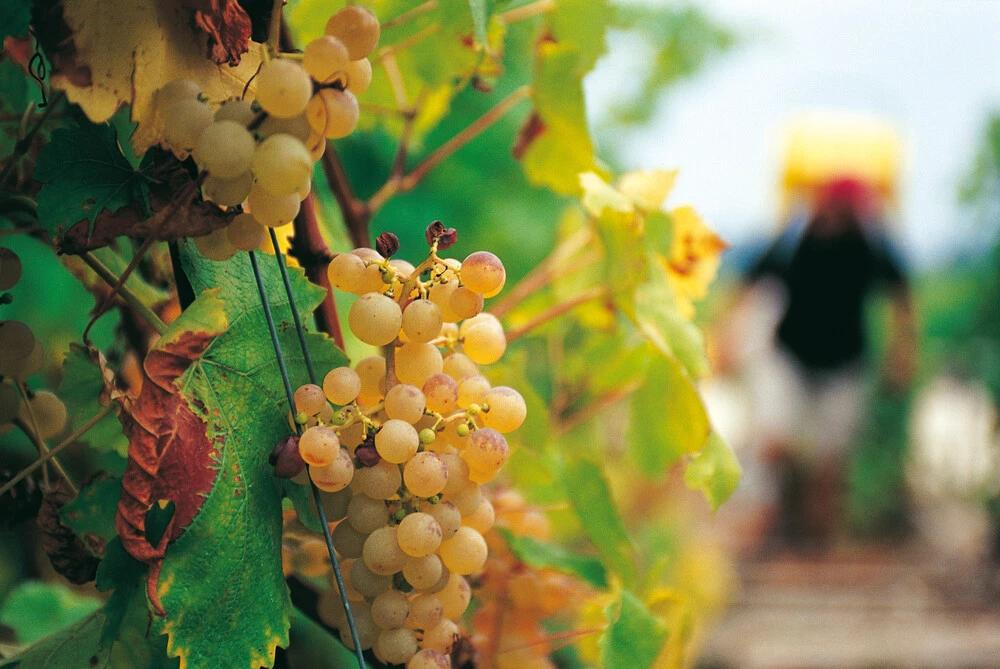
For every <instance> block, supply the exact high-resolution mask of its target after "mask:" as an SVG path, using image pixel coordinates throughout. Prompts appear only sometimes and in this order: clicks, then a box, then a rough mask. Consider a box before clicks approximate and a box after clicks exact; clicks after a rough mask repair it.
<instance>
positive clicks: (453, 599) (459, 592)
mask: <svg viewBox="0 0 1000 669" xmlns="http://www.w3.org/2000/svg"><path fill="white" fill-rule="evenodd" d="M437 596H438V599H440V600H441V605H442V606H443V607H444V615H445V617H446V618H450V619H451V620H458V619H459V618H460V617H461V616H462V614H463V613H465V609H467V608H469V602H471V601H472V588H470V587H469V582H468V581H466V580H465V579H464V578H462V577H461V576H460V575H459V574H454V573H453V574H452V575H451V576H450V577H448V585H446V586H445V587H444V589H443V590H441V592H439V593H437Z"/></svg>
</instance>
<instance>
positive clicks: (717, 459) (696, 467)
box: [684, 432, 743, 511]
mask: <svg viewBox="0 0 1000 669" xmlns="http://www.w3.org/2000/svg"><path fill="white" fill-rule="evenodd" d="M742 475H743V470H742V468H741V467H740V462H739V460H737V459H736V454H735V453H733V449H732V448H730V447H729V444H727V443H726V442H725V441H723V440H722V437H720V436H719V435H717V434H716V433H715V432H713V433H712V434H711V435H709V438H708V443H707V444H705V448H703V449H702V450H701V452H700V453H698V454H697V455H696V456H695V457H694V459H692V460H691V462H689V463H688V466H687V469H685V470H684V483H685V484H687V487H689V488H691V489H692V490H700V491H701V492H702V493H703V494H704V495H705V499H707V500H708V503H709V504H710V505H711V506H712V510H713V511H714V510H715V509H718V508H719V505H720V504H722V503H723V502H725V501H726V500H727V499H729V496H730V495H732V494H733V491H735V490H736V486H737V485H739V482H740V477H741V476H742Z"/></svg>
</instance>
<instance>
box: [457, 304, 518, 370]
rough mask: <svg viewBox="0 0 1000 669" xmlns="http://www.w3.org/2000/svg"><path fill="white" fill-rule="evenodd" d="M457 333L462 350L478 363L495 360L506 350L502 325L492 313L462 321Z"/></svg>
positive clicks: (487, 363)
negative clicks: (460, 340)
mask: <svg viewBox="0 0 1000 669" xmlns="http://www.w3.org/2000/svg"><path fill="white" fill-rule="evenodd" d="M459 335H460V336H461V338H462V350H463V351H465V354H466V355H468V356H469V357H470V358H471V359H472V360H473V361H474V362H476V363H478V364H480V365H489V364H491V363H494V362H496V361H497V360H499V359H500V358H501V356H503V353H504V351H505V350H507V338H506V337H505V336H504V333H503V327H502V326H501V325H500V322H499V321H497V320H496V318H495V317H494V316H493V315H492V314H487V313H482V314H479V315H478V316H475V317H474V318H471V319H469V320H467V321H465V322H463V323H462V327H461V328H459Z"/></svg>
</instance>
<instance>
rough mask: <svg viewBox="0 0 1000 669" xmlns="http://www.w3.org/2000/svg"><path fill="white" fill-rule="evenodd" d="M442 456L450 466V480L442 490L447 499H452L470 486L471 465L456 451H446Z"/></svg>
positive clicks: (442, 459) (444, 461) (442, 460)
mask: <svg viewBox="0 0 1000 669" xmlns="http://www.w3.org/2000/svg"><path fill="white" fill-rule="evenodd" d="M440 457H441V462H443V463H444V466H445V467H447V468H448V482H447V483H446V484H445V486H444V490H442V491H441V492H442V494H444V496H445V498H446V499H451V498H453V497H455V495H457V494H458V493H460V492H461V491H462V490H464V489H465V488H466V487H468V486H469V465H468V464H467V463H466V462H465V460H463V459H462V458H461V456H459V455H457V454H455V453H446V454H444V455H442V456H440Z"/></svg>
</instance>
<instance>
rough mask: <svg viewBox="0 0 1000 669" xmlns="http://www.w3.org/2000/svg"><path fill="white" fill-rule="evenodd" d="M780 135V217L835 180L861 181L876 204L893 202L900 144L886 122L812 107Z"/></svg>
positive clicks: (802, 205)
mask: <svg viewBox="0 0 1000 669" xmlns="http://www.w3.org/2000/svg"><path fill="white" fill-rule="evenodd" d="M784 137H785V138H784V152H783V157H782V172H781V194H782V198H781V200H782V208H783V212H782V214H783V216H782V218H784V219H786V220H787V219H788V218H789V217H790V216H791V215H792V214H794V213H795V212H796V210H800V209H802V208H810V207H811V205H812V204H813V201H814V198H815V196H816V194H817V193H818V192H819V191H820V190H821V189H822V188H823V187H824V186H826V185H827V184H830V183H831V182H834V181H837V180H838V179H845V178H849V179H855V180H857V181H860V182H863V183H864V184H865V185H866V186H868V188H870V189H871V190H872V191H873V192H874V193H876V194H878V196H879V197H880V199H881V201H882V204H892V203H893V202H894V201H895V198H896V191H897V187H898V180H899V174H900V171H901V169H902V159H903V155H902V154H903V146H902V140H901V139H900V137H899V134H898V133H897V132H896V129H895V128H894V127H893V126H892V125H891V124H890V123H888V122H887V121H885V120H883V119H880V118H878V117H875V116H871V115H867V114H860V113H854V112H843V111H815V112H809V113H805V114H801V115H799V116H797V117H796V118H794V119H792V120H791V121H790V122H789V123H788V125H787V128H786V130H785V133H784Z"/></svg>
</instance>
